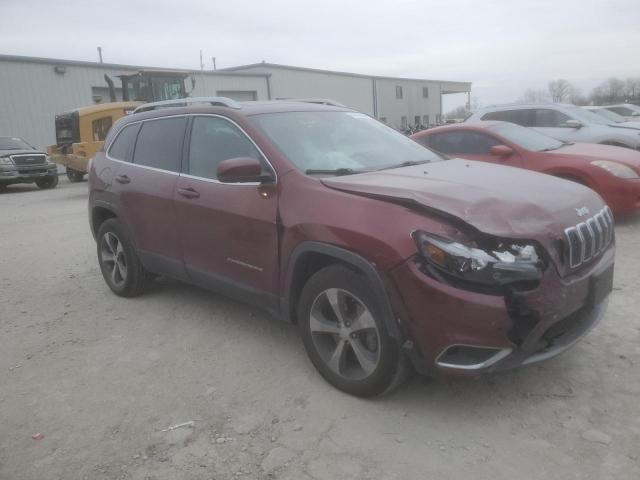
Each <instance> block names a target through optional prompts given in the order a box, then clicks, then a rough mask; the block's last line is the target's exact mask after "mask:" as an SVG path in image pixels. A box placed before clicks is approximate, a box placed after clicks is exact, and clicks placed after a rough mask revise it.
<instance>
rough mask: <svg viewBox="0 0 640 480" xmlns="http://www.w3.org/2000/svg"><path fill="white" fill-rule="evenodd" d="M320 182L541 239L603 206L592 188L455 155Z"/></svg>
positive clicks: (488, 229) (494, 231)
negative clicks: (582, 211)
mask: <svg viewBox="0 0 640 480" xmlns="http://www.w3.org/2000/svg"><path fill="white" fill-rule="evenodd" d="M322 182H323V183H324V184H325V185H326V186H328V187H330V188H334V189H337V190H341V191H344V192H350V193H355V194H363V195H370V196H374V197H376V198H380V199H389V200H392V201H406V202H410V203H413V204H417V205H419V206H422V207H425V208H426V209H428V210H435V211H437V212H439V213H443V214H445V215H448V216H454V217H457V218H458V219H460V220H462V221H464V222H465V223H467V224H469V225H471V226H473V227H475V228H476V229H477V230H479V231H481V232H484V233H487V234H491V235H495V236H499V237H504V238H527V239H539V240H542V238H541V237H545V238H544V240H546V241H545V242H544V243H548V241H551V240H552V239H557V238H559V237H561V236H562V232H563V231H564V229H565V228H567V227H568V226H571V225H576V224H577V223H579V222H580V221H582V220H584V219H586V218H588V216H592V215H595V214H596V213H598V212H599V211H600V210H601V209H602V208H603V207H604V202H603V201H602V199H601V198H600V197H599V196H598V194H596V193H595V192H593V191H592V190H590V189H589V188H587V187H584V186H582V185H579V184H577V183H573V182H569V181H566V180H561V179H558V178H555V177H552V176H549V175H545V174H540V173H535V172H531V171H528V170H523V169H519V168H512V167H506V166H501V165H492V164H489V163H484V162H474V161H469V160H461V159H454V160H448V161H442V162H436V163H430V164H423V165H416V166H412V167H404V168H396V169H391V170H382V171H378V172H369V173H362V174H356V175H349V176H343V177H331V178H325V179H323V180H322ZM584 207H586V208H587V209H588V210H589V215H588V216H587V215H585V214H583V215H584V216H583V217H581V216H579V215H578V212H577V209H582V208H584Z"/></svg>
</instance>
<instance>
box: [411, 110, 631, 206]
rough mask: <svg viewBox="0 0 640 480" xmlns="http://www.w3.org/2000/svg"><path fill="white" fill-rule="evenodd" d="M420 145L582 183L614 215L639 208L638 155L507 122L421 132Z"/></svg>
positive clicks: (418, 138)
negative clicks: (564, 140)
mask: <svg viewBox="0 0 640 480" xmlns="http://www.w3.org/2000/svg"><path fill="white" fill-rule="evenodd" d="M411 138H412V139H414V140H415V141H417V142H418V143H420V144H422V145H424V146H425V147H428V148H430V149H431V150H436V151H438V152H441V153H444V154H446V155H452V156H456V157H462V158H468V159H470V160H480V161H483V162H491V163H497V164H501V165H509V166H512V167H519V168H526V169H528V170H535V171H537V172H543V173H548V174H550V175H554V176H556V177H562V178H566V179H567V180H572V181H575V182H578V183H582V184H584V185H586V186H588V187H590V188H591V189H593V190H595V191H596V192H598V193H599V194H600V196H601V197H602V198H603V199H604V200H605V201H606V202H607V204H609V206H610V207H611V209H612V210H613V211H614V212H615V213H617V214H624V213H630V212H633V211H636V210H640V152H638V151H635V150H630V149H628V148H620V147H612V146H608V145H598V144H592V143H564V142H561V141H559V140H556V139H554V138H551V137H548V136H546V135H543V134H542V133H539V132H536V131H535V130H531V129H529V128H525V127H521V126H519V125H515V124H513V123H507V122H474V123H461V124H455V125H447V126H443V127H439V128H434V129H431V130H424V131H422V132H419V133H416V134H415V135H412V136H411Z"/></svg>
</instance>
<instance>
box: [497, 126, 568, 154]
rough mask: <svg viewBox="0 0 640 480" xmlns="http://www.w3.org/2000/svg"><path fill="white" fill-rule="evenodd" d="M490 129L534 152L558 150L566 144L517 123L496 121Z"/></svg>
mask: <svg viewBox="0 0 640 480" xmlns="http://www.w3.org/2000/svg"><path fill="white" fill-rule="evenodd" d="M489 130H492V131H493V132H495V133H497V134H498V135H501V136H503V137H504V138H506V139H507V140H509V141H510V142H513V143H515V144H516V145H519V146H521V147H522V148H525V149H527V150H531V151H533V152H542V151H548V150H556V149H557V148H560V147H561V146H562V145H564V144H563V143H562V142H559V141H558V140H556V139H555V138H551V137H547V136H546V135H544V134H542V133H540V132H537V131H535V130H532V129H530V128H526V127H521V126H520V125H516V124H515V123H507V122H504V123H496V124H495V125H492V126H491V127H489Z"/></svg>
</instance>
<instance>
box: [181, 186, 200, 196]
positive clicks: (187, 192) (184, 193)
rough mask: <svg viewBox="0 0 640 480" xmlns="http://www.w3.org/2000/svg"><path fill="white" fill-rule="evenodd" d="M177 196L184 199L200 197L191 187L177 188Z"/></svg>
mask: <svg viewBox="0 0 640 480" xmlns="http://www.w3.org/2000/svg"><path fill="white" fill-rule="evenodd" d="M178 194H179V195H182V196H183V197H185V198H198V197H199V196H200V194H199V193H198V192H196V191H195V190H194V189H193V188H191V187H187V188H179V189H178Z"/></svg>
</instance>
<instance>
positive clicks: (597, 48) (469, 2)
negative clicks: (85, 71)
mask: <svg viewBox="0 0 640 480" xmlns="http://www.w3.org/2000/svg"><path fill="white" fill-rule="evenodd" d="M0 18H1V19H2V22H1V25H2V27H1V28H0V53H5V54H15V55H32V56H41V57H56V58H68V59H78V60H97V52H96V46H97V45H101V46H102V47H103V52H104V60H105V62H111V63H132V64H139V65H145V66H159V67H177V68H193V69H195V68H199V51H200V49H202V50H203V52H204V56H205V59H207V60H206V61H205V64H206V68H211V60H210V58H211V57H212V56H215V57H217V63H218V67H219V68H221V67H228V66H235V65H240V64H244V63H254V62H259V61H261V60H265V61H267V62H272V63H284V64H291V65H298V66H306V67H316V68H325V69H336V70H346V71H352V72H358V73H371V74H381V75H394V76H410V77H424V78H433V79H445V80H461V81H471V82H473V87H472V88H473V93H472V95H473V96H476V97H478V100H479V101H480V102H481V104H485V105H486V104H490V103H498V102H506V101H511V100H515V99H517V98H518V97H519V96H521V94H522V92H523V91H524V90H525V89H526V88H528V87H533V88H546V84H547V82H548V81H549V80H550V79H552V78H566V79H568V80H569V81H571V82H572V83H574V84H575V85H577V86H578V87H579V88H581V89H582V90H583V92H584V93H588V91H589V90H590V89H591V88H593V87H594V86H595V85H597V84H598V83H600V82H601V81H603V80H605V79H606V78H607V77H610V76H621V77H628V76H640V59H639V56H638V52H637V50H638V47H639V46H640V0H608V1H607V0H597V1H596V0H448V1H442V0H437V1H432V0H418V1H413V0H398V1H391V0H387V1H381V0H315V1H304V0H275V1H271V0H262V1H250V0H240V1H238V0H182V1H177V0H153V1H149V0H135V1H134V0H127V1H122V0H107V1H92V0H55V1H54V0H0ZM447 97H449V98H446V103H445V110H446V109H448V108H451V107H454V106H456V104H462V103H463V102H464V98H463V97H461V96H460V95H456V96H447Z"/></svg>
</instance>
